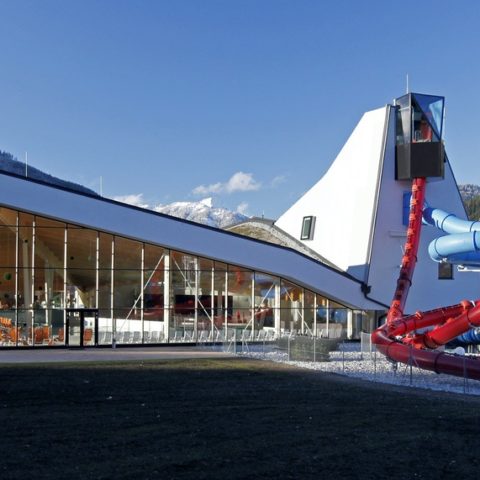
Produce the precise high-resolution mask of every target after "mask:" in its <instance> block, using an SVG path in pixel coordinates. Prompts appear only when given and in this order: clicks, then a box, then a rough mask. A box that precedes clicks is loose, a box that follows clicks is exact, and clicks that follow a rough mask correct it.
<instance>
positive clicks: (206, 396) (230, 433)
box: [0, 358, 480, 480]
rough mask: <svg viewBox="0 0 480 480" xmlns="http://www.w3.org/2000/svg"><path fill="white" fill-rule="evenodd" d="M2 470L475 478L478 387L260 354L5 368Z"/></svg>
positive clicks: (0, 397) (42, 475) (39, 474)
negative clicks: (356, 375) (347, 373)
mask: <svg viewBox="0 0 480 480" xmlns="http://www.w3.org/2000/svg"><path fill="white" fill-rule="evenodd" d="M0 375H1V378H2V386H1V391H0V412H1V413H0V419H1V422H2V426H3V428H2V437H1V438H2V455H1V463H0V478H1V479H23V478H28V479H63V478H65V479H72V478H75V479H76V478H79V479H80V478H81V479H157V478H158V479H190V478H191V479H196V480H198V479H253V478H265V479H266V478H268V479H272V480H273V479H278V478H285V479H288V478H291V479H305V478H307V479H310V478H311V479H314V478H315V479H322V478H333V479H350V478H351V479H358V478H362V479H363V478H364V479H375V478H379V479H380V478H385V479H386V478H390V479H396V478H399V479H412V478H431V479H434V478H435V479H444V478H455V479H459V478H461V479H468V478H477V476H478V473H477V472H478V469H479V465H480V461H479V459H478V458H479V457H478V452H477V448H476V445H477V442H478V438H479V434H480V421H479V418H480V417H479V416H480V413H479V407H480V400H479V399H477V398H468V397H464V396H455V395H451V394H439V393H432V392H428V391H418V390H413V389H408V388H407V389H405V388H399V387H391V386H383V385H379V384H372V383H367V382H360V381H354V380H351V379H347V378H344V377H340V376H335V375H328V374H321V373H318V372H311V371H305V370H300V369H295V368H292V367H287V366H284V365H280V364H272V363H268V362H261V361H255V360H248V359H239V358H233V359H221V360H182V361H148V362H123V363H119V362H114V363H113V362H111V363H89V364H85V363H78V364H62V365H59V364H49V365H47V364H44V365H38V366H35V365H11V366H10V365H3V366H1V367H0Z"/></svg>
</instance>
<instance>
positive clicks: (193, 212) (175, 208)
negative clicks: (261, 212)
mask: <svg viewBox="0 0 480 480" xmlns="http://www.w3.org/2000/svg"><path fill="white" fill-rule="evenodd" d="M154 210H155V211H156V212H160V213H164V214H166V215H172V216H173V217H178V218H183V219H185V220H190V221H192V222H197V223H203V224H204V225H209V226H211V227H217V228H225V227H228V226H230V225H233V224H235V223H239V222H243V221H244V220H246V219H247V218H248V217H247V216H246V215H243V214H241V213H238V212H232V211H231V210H227V209H226V208H221V207H214V206H213V203H212V199H211V198H205V199H204V200H201V201H199V202H173V203H169V204H168V205H158V206H156V207H155V208H154Z"/></svg>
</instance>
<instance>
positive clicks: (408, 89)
mask: <svg viewBox="0 0 480 480" xmlns="http://www.w3.org/2000/svg"><path fill="white" fill-rule="evenodd" d="M409 92H410V87H409V85H408V73H407V91H406V93H409Z"/></svg>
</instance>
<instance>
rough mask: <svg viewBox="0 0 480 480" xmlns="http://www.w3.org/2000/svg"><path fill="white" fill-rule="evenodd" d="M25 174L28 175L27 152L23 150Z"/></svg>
mask: <svg viewBox="0 0 480 480" xmlns="http://www.w3.org/2000/svg"><path fill="white" fill-rule="evenodd" d="M25 176H26V177H28V153H27V152H25Z"/></svg>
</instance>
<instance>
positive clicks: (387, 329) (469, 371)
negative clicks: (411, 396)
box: [372, 177, 480, 380]
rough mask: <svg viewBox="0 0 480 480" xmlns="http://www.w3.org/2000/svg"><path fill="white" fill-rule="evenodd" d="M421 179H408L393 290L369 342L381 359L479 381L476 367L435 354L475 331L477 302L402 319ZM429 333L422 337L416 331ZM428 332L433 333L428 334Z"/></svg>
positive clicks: (479, 365) (479, 314)
mask: <svg viewBox="0 0 480 480" xmlns="http://www.w3.org/2000/svg"><path fill="white" fill-rule="evenodd" d="M425 186H426V179H425V178H424V177H421V178H414V179H413V181H412V197H411V203H410V215H409V223H408V230H407V239H406V242H405V253H404V255H403V258H402V265H401V268H400V274H399V276H398V280H397V288H396V290H395V295H394V297H393V300H392V303H391V305H390V309H389V311H388V315H387V321H386V322H385V324H384V325H382V326H381V327H380V328H378V329H377V330H375V331H374V332H373V334H372V342H373V343H374V344H375V345H376V346H377V348H378V350H379V351H380V352H381V353H383V354H384V355H385V356H386V357H387V358H389V359H391V360H393V361H395V362H402V363H406V364H413V365H415V366H417V367H419V368H422V369H425V370H431V371H434V372H436V373H445V374H449V375H456V376H461V377H464V376H466V377H467V378H472V379H476V380H480V361H478V360H476V359H475V358H469V357H464V356H458V355H454V354H449V353H445V352H443V351H439V350H436V349H438V347H440V346H442V345H445V344H446V343H448V342H449V341H451V340H453V339H454V338H456V337H457V336H459V335H461V334H462V333H464V332H466V331H468V330H469V329H471V328H472V327H477V326H480V300H476V301H475V302H471V301H467V300H464V301H462V302H461V303H459V304H458V305H452V306H449V307H444V308H439V309H436V310H430V311H427V312H416V313H415V314H413V315H404V313H403V311H404V307H405V303H406V300H407V296H408V291H409V289H410V286H411V285H412V278H413V274H414V271H415V264H416V261H417V252H418V246H419V240H420V232H421V228H422V215H423V207H424V199H425ZM427 327H429V329H428V330H427V331H426V332H424V333H417V330H424V329H426V328H427ZM432 327H433V328H432Z"/></svg>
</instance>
